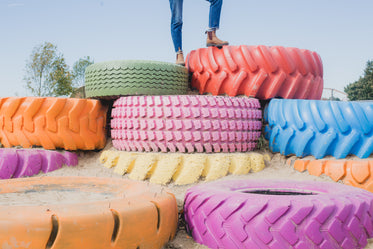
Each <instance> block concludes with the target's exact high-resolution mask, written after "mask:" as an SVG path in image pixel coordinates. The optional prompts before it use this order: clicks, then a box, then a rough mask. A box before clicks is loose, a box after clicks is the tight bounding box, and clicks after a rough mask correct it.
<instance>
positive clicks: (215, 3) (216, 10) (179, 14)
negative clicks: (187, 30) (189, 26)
mask: <svg viewBox="0 0 373 249" xmlns="http://www.w3.org/2000/svg"><path fill="white" fill-rule="evenodd" d="M207 1H209V2H210V14H209V29H208V31H212V30H216V29H218V28H219V24H220V13H221V6H222V4H223V0H207ZM170 8H171V36H172V41H173V42H174V47H175V52H178V51H182V50H183V46H182V39H181V30H182V27H183V0H170Z"/></svg>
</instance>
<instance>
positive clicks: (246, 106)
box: [111, 95, 262, 153]
mask: <svg viewBox="0 0 373 249" xmlns="http://www.w3.org/2000/svg"><path fill="white" fill-rule="evenodd" d="M259 108H260V104H259V101H258V100H257V99H250V98H231V97H221V96H219V97H216V96H197V95H181V96H132V97H122V98H119V99H118V100H116V101H115V102H114V108H113V110H112V113H111V115H112V120H111V136H112V138H113V145H114V147H115V148H117V149H119V150H126V151H161V152H168V151H169V152H176V151H179V152H206V153H211V152H235V151H239V152H244V151H251V150H253V149H254V148H255V146H256V143H257V139H258V138H259V136H260V133H261V132H260V131H261V128H262V123H261V118H262V114H261V110H260V109H259Z"/></svg>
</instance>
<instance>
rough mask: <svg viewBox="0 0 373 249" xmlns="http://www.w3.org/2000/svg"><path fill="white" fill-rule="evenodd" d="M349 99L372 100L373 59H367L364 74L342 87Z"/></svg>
mask: <svg viewBox="0 0 373 249" xmlns="http://www.w3.org/2000/svg"><path fill="white" fill-rule="evenodd" d="M344 91H345V92H346V93H347V95H348V98H349V99H350V100H373V61H368V62H367V66H366V68H365V70H364V76H363V77H360V78H359V80H357V81H355V82H353V83H351V84H349V85H347V86H346V87H345V89H344Z"/></svg>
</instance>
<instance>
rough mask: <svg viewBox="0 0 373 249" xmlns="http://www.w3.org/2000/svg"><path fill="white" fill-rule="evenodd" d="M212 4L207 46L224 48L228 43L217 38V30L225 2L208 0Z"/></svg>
mask: <svg viewBox="0 0 373 249" xmlns="http://www.w3.org/2000/svg"><path fill="white" fill-rule="evenodd" d="M207 1H209V2H210V14H209V27H208V29H207V31H206V33H207V39H206V46H207V47H210V46H215V47H222V46H224V45H228V44H229V43H228V42H227V41H222V40H220V39H219V38H218V37H217V36H216V30H217V29H219V25H220V14H221V7H222V5H223V0H207Z"/></svg>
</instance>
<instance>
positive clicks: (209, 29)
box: [206, 27, 219, 32]
mask: <svg viewBox="0 0 373 249" xmlns="http://www.w3.org/2000/svg"><path fill="white" fill-rule="evenodd" d="M218 29H219V27H215V28H207V29H206V32H211V31H216V30H218Z"/></svg>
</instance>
